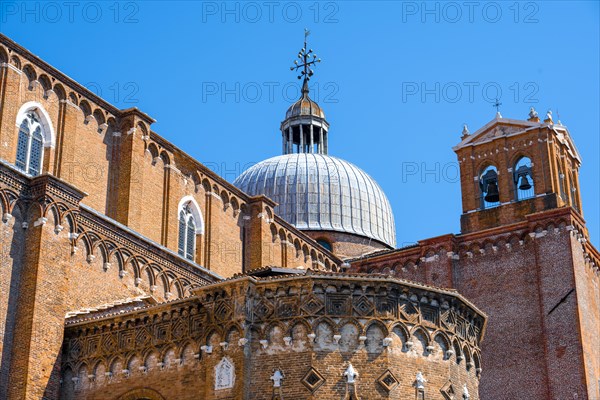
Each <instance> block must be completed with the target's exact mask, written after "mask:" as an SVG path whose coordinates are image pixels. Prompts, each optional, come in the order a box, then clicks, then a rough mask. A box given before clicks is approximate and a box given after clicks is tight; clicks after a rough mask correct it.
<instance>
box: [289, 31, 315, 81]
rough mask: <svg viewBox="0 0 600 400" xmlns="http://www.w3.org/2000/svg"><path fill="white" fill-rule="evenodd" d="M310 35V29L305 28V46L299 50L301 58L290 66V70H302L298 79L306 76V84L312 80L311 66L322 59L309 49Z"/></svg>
mask: <svg viewBox="0 0 600 400" xmlns="http://www.w3.org/2000/svg"><path fill="white" fill-rule="evenodd" d="M308 35H310V31H309V30H308V29H306V28H304V47H303V48H302V50H300V51H299V52H298V58H299V60H295V61H294V65H293V66H292V67H290V71H298V70H301V72H300V75H298V79H302V78H304V85H306V83H307V82H308V81H309V80H310V77H311V76H313V74H314V72H313V70H312V68H311V67H312V66H314V65H315V64H316V63H320V62H321V59H320V58H317V55H316V54H315V53H314V52H313V50H312V49H308V46H307V45H306V38H307V37H308ZM303 89H304V88H303Z"/></svg>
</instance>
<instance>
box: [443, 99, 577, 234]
mask: <svg viewBox="0 0 600 400" xmlns="http://www.w3.org/2000/svg"><path fill="white" fill-rule="evenodd" d="M461 139H462V141H461V142H460V143H459V144H458V145H457V146H455V147H454V151H455V153H456V155H457V157H458V162H459V165H460V177H461V189H462V204H463V214H462V216H461V231H462V232H463V233H468V232H474V231H478V230H482V229H488V228H493V227H495V226H499V225H507V224H511V223H515V222H519V221H522V220H523V219H524V218H525V216H526V215H528V214H533V213H536V212H540V211H544V210H549V209H553V208H559V207H572V208H573V209H574V210H575V211H576V212H577V213H579V214H580V215H581V216H583V214H582V210H581V198H580V194H579V167H580V165H581V157H580V155H579V153H578V151H577V149H576V148H575V144H574V143H573V140H572V138H571V135H570V133H569V131H568V129H567V127H566V126H564V125H563V124H562V123H561V122H560V121H557V122H554V120H553V118H552V112H551V111H548V113H547V114H546V116H545V118H544V120H543V121H542V120H540V118H539V117H538V114H537V112H536V111H535V110H534V109H533V107H532V108H531V110H530V112H529V118H528V119H527V120H515V119H509V118H503V117H502V115H500V113H499V112H497V113H496V117H495V118H494V119H493V120H492V121H490V122H489V123H487V124H486V125H485V126H483V127H482V128H480V129H479V130H477V132H475V133H473V134H471V133H470V132H469V130H468V128H467V126H466V125H465V126H464V128H463V133H462V138H461Z"/></svg>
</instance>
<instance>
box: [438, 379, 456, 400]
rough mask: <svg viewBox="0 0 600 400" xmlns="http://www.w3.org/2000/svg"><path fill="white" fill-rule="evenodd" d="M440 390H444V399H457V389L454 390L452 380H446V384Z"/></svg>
mask: <svg viewBox="0 0 600 400" xmlns="http://www.w3.org/2000/svg"><path fill="white" fill-rule="evenodd" d="M440 392H442V396H444V399H446V400H455V399H457V397H456V391H455V390H454V386H453V385H452V381H448V382H446V384H445V385H444V386H442V388H441V389H440Z"/></svg>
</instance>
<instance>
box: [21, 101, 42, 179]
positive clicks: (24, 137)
mask: <svg viewBox="0 0 600 400" xmlns="http://www.w3.org/2000/svg"><path fill="white" fill-rule="evenodd" d="M43 155H44V134H43V128H42V124H41V123H40V120H39V117H38V116H37V114H36V113H35V112H33V111H31V112H28V113H27V114H26V115H25V118H24V119H23V121H22V122H21V124H20V125H19V137H18V142H17V158H16V162H15V164H16V166H17V168H18V169H20V170H21V171H23V172H25V173H26V174H29V175H34V176H35V175H39V174H40V173H41V168H42V160H43Z"/></svg>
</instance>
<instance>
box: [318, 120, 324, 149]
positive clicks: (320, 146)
mask: <svg viewBox="0 0 600 400" xmlns="http://www.w3.org/2000/svg"><path fill="white" fill-rule="evenodd" d="M323 146H324V143H323V127H322V126H320V127H319V154H323Z"/></svg>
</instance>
